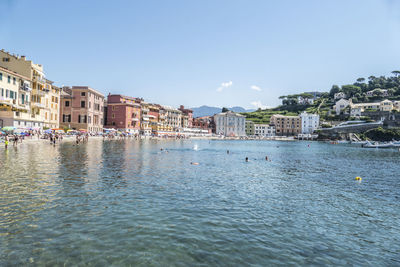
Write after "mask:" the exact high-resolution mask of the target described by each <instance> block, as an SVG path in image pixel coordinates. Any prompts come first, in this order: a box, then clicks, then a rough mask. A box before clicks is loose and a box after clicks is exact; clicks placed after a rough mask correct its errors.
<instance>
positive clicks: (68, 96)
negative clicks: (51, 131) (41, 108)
mask: <svg viewBox="0 0 400 267" xmlns="http://www.w3.org/2000/svg"><path fill="white" fill-rule="evenodd" d="M103 105H104V95H103V94H101V93H100V92H98V91H96V90H95V89H93V88H90V87H88V86H73V87H72V88H70V87H64V88H63V92H62V94H61V105H60V106H61V107H60V114H61V116H60V127H63V128H69V129H74V130H85V131H88V132H102V131H103V123H104V121H103Z"/></svg>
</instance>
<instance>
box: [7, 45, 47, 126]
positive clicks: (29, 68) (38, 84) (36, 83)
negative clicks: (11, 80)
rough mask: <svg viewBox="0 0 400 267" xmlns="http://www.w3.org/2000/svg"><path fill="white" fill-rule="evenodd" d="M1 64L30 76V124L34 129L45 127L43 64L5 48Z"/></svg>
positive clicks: (27, 76) (20, 73) (22, 74)
mask: <svg viewBox="0 0 400 267" xmlns="http://www.w3.org/2000/svg"><path fill="white" fill-rule="evenodd" d="M0 66H1V67H3V68H6V69H8V70H10V71H13V72H15V73H18V74H19V75H21V76H23V77H26V78H28V80H29V81H30V82H31V87H30V88H32V91H31V92H30V93H31V99H30V111H29V113H30V118H29V120H30V122H31V123H30V124H31V128H33V129H43V126H44V121H45V118H44V116H45V111H44V109H45V108H46V106H45V100H44V98H45V96H46V94H47V93H48V92H47V91H46V90H44V88H45V85H46V78H45V74H44V71H43V66H42V65H40V64H35V63H33V62H32V61H31V60H27V59H26V57H25V56H16V55H12V54H10V53H8V52H6V51H4V49H2V50H0Z"/></svg>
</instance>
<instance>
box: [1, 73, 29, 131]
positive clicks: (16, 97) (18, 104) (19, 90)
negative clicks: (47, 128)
mask: <svg viewBox="0 0 400 267" xmlns="http://www.w3.org/2000/svg"><path fill="white" fill-rule="evenodd" d="M31 90H32V89H31V82H30V80H29V78H28V77H25V76H22V75H19V74H17V73H15V72H13V71H10V70H8V69H5V68H3V67H0V129H1V128H2V127H5V126H12V127H16V128H21V129H27V128H30V127H32V122H31V121H30V115H29V111H30V108H29V101H30V98H31Z"/></svg>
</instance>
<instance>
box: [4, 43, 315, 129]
mask: <svg viewBox="0 0 400 267" xmlns="http://www.w3.org/2000/svg"><path fill="white" fill-rule="evenodd" d="M318 125H319V117H318V115H312V114H306V113H303V114H301V115H300V116H282V115H274V116H272V117H271V122H270V124H269V125H267V124H254V123H252V122H251V121H246V118H245V116H243V115H240V114H238V113H234V112H231V111H228V112H224V113H219V114H215V115H214V116H207V117H200V118H193V111H192V110H191V109H187V108H185V107H184V106H180V107H179V108H173V107H170V106H164V105H160V104H154V103H149V102H146V101H144V100H143V99H142V98H138V97H131V96H125V95H120V94H109V95H108V96H107V97H105V96H104V95H103V94H102V93H101V92H99V91H97V90H95V89H93V88H90V87H88V86H72V87H68V86H63V87H57V86H56V85H55V84H54V82H53V81H51V80H49V79H47V78H46V75H45V72H44V68H43V66H42V65H40V64H35V63H33V62H32V61H31V60H27V59H26V57H25V56H18V55H13V54H10V53H8V52H6V51H4V50H0V128H2V127H5V126H12V127H15V128H19V129H26V130H44V129H73V130H81V131H82V130H84V131H88V132H95V133H96V132H103V130H104V128H106V129H115V130H119V131H121V132H126V133H131V134H142V135H158V136H162V135H172V136H174V135H180V134H184V135H198V134H201V135H204V134H211V133H214V134H217V135H223V136H246V135H248V136H275V135H286V136H288V135H298V134H301V133H306V134H309V133H312V132H313V131H314V130H315V129H316V128H317V127H318Z"/></svg>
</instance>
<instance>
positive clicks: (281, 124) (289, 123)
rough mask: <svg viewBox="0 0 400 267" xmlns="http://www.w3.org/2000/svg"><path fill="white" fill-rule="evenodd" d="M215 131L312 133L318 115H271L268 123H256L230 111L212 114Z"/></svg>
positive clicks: (264, 134) (233, 133)
mask: <svg viewBox="0 0 400 267" xmlns="http://www.w3.org/2000/svg"><path fill="white" fill-rule="evenodd" d="M213 118H214V123H215V133H216V134H218V135H224V136H232V137H233V136H257V137H273V136H299V135H312V134H313V133H314V131H315V130H316V129H318V127H319V115H317V114H308V113H306V112H303V113H301V114H300V115H299V116H284V115H272V116H271V119H270V124H257V123H254V122H252V121H249V120H246V117H245V116H243V115H241V114H238V113H235V112H232V111H228V112H224V113H219V114H216V115H214V117H213Z"/></svg>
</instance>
